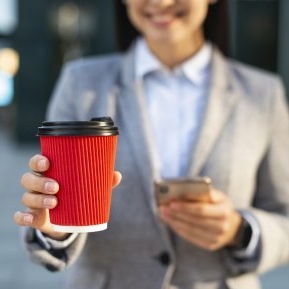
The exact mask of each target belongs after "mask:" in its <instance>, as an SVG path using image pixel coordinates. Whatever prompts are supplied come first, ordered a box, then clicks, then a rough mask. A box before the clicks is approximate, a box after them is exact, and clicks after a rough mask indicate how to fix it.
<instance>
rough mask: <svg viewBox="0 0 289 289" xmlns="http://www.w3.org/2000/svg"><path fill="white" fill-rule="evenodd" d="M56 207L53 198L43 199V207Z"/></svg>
mask: <svg viewBox="0 0 289 289" xmlns="http://www.w3.org/2000/svg"><path fill="white" fill-rule="evenodd" d="M55 205H56V200H55V198H45V199H44V206H45V207H47V208H51V207H54V206H55Z"/></svg>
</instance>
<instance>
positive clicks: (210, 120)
mask: <svg viewBox="0 0 289 289" xmlns="http://www.w3.org/2000/svg"><path fill="white" fill-rule="evenodd" d="M238 100H239V93H238V89H236V86H235V85H234V77H232V75H231V72H230V71H229V66H228V61H227V60H226V59H225V58H224V56H223V55H222V54H221V53H220V51H219V50H218V49H217V48H214V52H213V58H212V74H211V85H210V90H209V93H208V98H207V105H206V109H205V111H204V116H203V120H202V124H201V127H200V131H199V137H198V139H197V142H196V145H195V149H194V150H193V152H192V155H191V162H190V164H191V165H190V167H189V170H188V172H189V173H188V174H189V175H198V174H200V172H201V169H202V168H203V166H204V165H205V163H206V160H207V159H208V157H209V155H210V153H211V152H212V150H213V148H214V145H215V143H216V140H217V139H218V137H219V135H220V134H221V132H222V129H223V127H224V125H225V124H226V122H227V121H228V118H229V116H230V115H231V113H232V112H233V111H234V108H235V106H236V104H237V102H238Z"/></svg>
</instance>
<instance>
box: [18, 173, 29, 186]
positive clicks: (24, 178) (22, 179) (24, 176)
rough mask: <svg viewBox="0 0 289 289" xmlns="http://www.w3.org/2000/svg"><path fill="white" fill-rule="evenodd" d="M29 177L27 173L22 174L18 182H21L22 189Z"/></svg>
mask: <svg viewBox="0 0 289 289" xmlns="http://www.w3.org/2000/svg"><path fill="white" fill-rule="evenodd" d="M29 177H30V173H28V172H27V173H24V174H23V175H22V177H21V180H20V182H21V185H22V186H23V187H25V185H26V184H27V181H28V179H29Z"/></svg>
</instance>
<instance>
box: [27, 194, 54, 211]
mask: <svg viewBox="0 0 289 289" xmlns="http://www.w3.org/2000/svg"><path fill="white" fill-rule="evenodd" d="M22 204H23V205H24V206H25V207H27V208H30V209H52V208H54V207H55V206H56V205H57V198H56V197H54V196H51V195H44V194H37V193H33V192H26V193H24V194H23V196H22Z"/></svg>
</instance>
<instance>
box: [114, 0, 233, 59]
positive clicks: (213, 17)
mask: <svg viewBox="0 0 289 289" xmlns="http://www.w3.org/2000/svg"><path fill="white" fill-rule="evenodd" d="M114 2H115V3H114V7H115V19H116V21H115V23H116V28H115V30H116V46H117V49H118V50H120V51H124V50H126V49H127V48H128V47H129V45H130V44H131V42H132V41H133V40H134V39H135V37H136V36H137V35H139V32H138V31H137V30H136V29H135V28H134V27H133V26H132V25H131V23H130V21H129V19H128V16H127V13H126V7H125V5H124V4H123V3H122V2H121V1H120V0H115V1H114ZM204 33H205V37H206V39H208V40H210V41H212V42H213V43H214V44H215V45H217V46H218V47H219V49H220V50H222V52H223V53H224V54H225V55H228V53H229V42H228V40H229V39H228V35H229V21H228V2H227V0H218V1H217V2H216V3H215V4H213V5H210V7H209V11H208V15H207V18H206V20H205V23H204Z"/></svg>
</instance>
